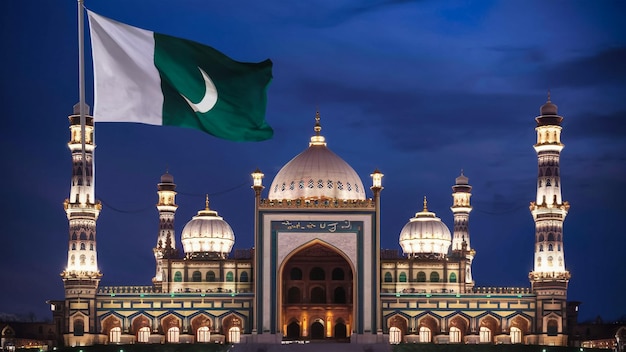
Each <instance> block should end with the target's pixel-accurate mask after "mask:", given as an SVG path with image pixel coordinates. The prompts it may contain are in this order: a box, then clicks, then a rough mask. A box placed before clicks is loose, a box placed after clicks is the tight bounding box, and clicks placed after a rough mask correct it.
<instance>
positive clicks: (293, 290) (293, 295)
mask: <svg viewBox="0 0 626 352" xmlns="http://www.w3.org/2000/svg"><path fill="white" fill-rule="evenodd" d="M287 303H300V289H299V288H297V287H290V288H289V290H287Z"/></svg>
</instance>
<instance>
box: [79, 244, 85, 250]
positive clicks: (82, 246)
mask: <svg viewBox="0 0 626 352" xmlns="http://www.w3.org/2000/svg"><path fill="white" fill-rule="evenodd" d="M80 250H81V251H84V250H85V244H84V243H82V242H81V244H80Z"/></svg>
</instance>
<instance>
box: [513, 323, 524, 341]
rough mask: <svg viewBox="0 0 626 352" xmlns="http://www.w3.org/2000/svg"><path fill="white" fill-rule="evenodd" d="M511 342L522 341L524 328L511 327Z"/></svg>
mask: <svg viewBox="0 0 626 352" xmlns="http://www.w3.org/2000/svg"><path fill="white" fill-rule="evenodd" d="M511 343H522V330H520V328H517V327H515V326H513V327H511Z"/></svg>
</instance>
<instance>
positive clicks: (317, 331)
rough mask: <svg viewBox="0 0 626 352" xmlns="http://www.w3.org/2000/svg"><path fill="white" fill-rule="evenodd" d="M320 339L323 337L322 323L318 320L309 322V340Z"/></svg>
mask: <svg viewBox="0 0 626 352" xmlns="http://www.w3.org/2000/svg"><path fill="white" fill-rule="evenodd" d="M322 339H324V325H322V323H320V322H319V321H315V322H313V324H311V340H322Z"/></svg>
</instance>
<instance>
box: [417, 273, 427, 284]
mask: <svg viewBox="0 0 626 352" xmlns="http://www.w3.org/2000/svg"><path fill="white" fill-rule="evenodd" d="M416 280H417V282H426V273H425V272H423V271H420V272H419V273H417V279H416Z"/></svg>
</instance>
